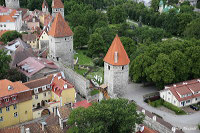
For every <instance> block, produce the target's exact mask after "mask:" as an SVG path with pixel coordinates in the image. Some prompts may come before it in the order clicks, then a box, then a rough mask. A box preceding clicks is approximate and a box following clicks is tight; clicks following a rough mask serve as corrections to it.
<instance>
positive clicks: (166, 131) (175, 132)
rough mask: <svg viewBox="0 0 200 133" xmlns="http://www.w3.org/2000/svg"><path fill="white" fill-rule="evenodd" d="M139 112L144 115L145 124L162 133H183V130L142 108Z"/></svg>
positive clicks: (139, 108)
mask: <svg viewBox="0 0 200 133" xmlns="http://www.w3.org/2000/svg"><path fill="white" fill-rule="evenodd" d="M137 109H138V111H139V112H142V113H144V115H145V119H144V124H145V125H146V126H148V127H150V128H152V129H154V130H156V131H158V132H160V133H183V131H182V130H180V129H178V128H176V127H174V126H173V125H171V124H170V123H168V122H166V121H164V120H163V119H161V118H159V117H158V116H156V115H155V114H153V113H151V112H149V111H147V110H144V109H143V108H142V107H140V106H138V107H137Z"/></svg>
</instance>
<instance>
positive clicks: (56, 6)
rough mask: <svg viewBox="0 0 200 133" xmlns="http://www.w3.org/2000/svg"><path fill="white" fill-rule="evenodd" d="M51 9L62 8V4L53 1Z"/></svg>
mask: <svg viewBox="0 0 200 133" xmlns="http://www.w3.org/2000/svg"><path fill="white" fill-rule="evenodd" d="M51 7H52V8H64V4H63V3H62V1H61V0H53V1H52V5H51Z"/></svg>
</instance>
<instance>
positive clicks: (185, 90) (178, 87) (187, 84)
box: [166, 79, 200, 101]
mask: <svg viewBox="0 0 200 133" xmlns="http://www.w3.org/2000/svg"><path fill="white" fill-rule="evenodd" d="M166 89H169V90H170V91H171V92H172V94H173V95H174V96H175V97H176V99H177V100H178V101H185V100H189V99H192V98H196V97H199V96H200V80H199V79H194V80H189V81H184V82H181V83H177V84H174V85H170V86H166ZM197 92H198V93H197ZM194 93H195V94H194ZM178 94H180V95H188V94H192V95H191V96H186V97H180V96H179V95H178Z"/></svg>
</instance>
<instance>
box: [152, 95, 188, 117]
mask: <svg viewBox="0 0 200 133" xmlns="http://www.w3.org/2000/svg"><path fill="white" fill-rule="evenodd" d="M149 104H150V105H151V106H152V107H155V108H157V107H160V106H164V107H166V108H168V109H170V110H172V111H174V112H175V113H176V114H177V115H185V114H186V112H185V111H183V110H182V109H181V108H179V107H176V106H174V105H173V104H171V103H168V102H166V101H164V100H162V99H159V100H156V101H153V102H149Z"/></svg>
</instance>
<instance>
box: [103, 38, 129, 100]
mask: <svg viewBox="0 0 200 133" xmlns="http://www.w3.org/2000/svg"><path fill="white" fill-rule="evenodd" d="M129 62H130V60H129V58H128V55H127V53H126V51H125V49H124V46H123V44H122V43H121V41H120V38H119V37H118V35H117V36H116V37H115V39H114V41H113V42H112V44H111V46H110V48H109V50H108V52H107V54H106V56H105V58H104V84H105V85H107V87H108V88H107V91H108V95H109V96H110V97H116V96H120V94H123V90H124V89H125V88H126V86H127V85H128V79H129Z"/></svg>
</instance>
